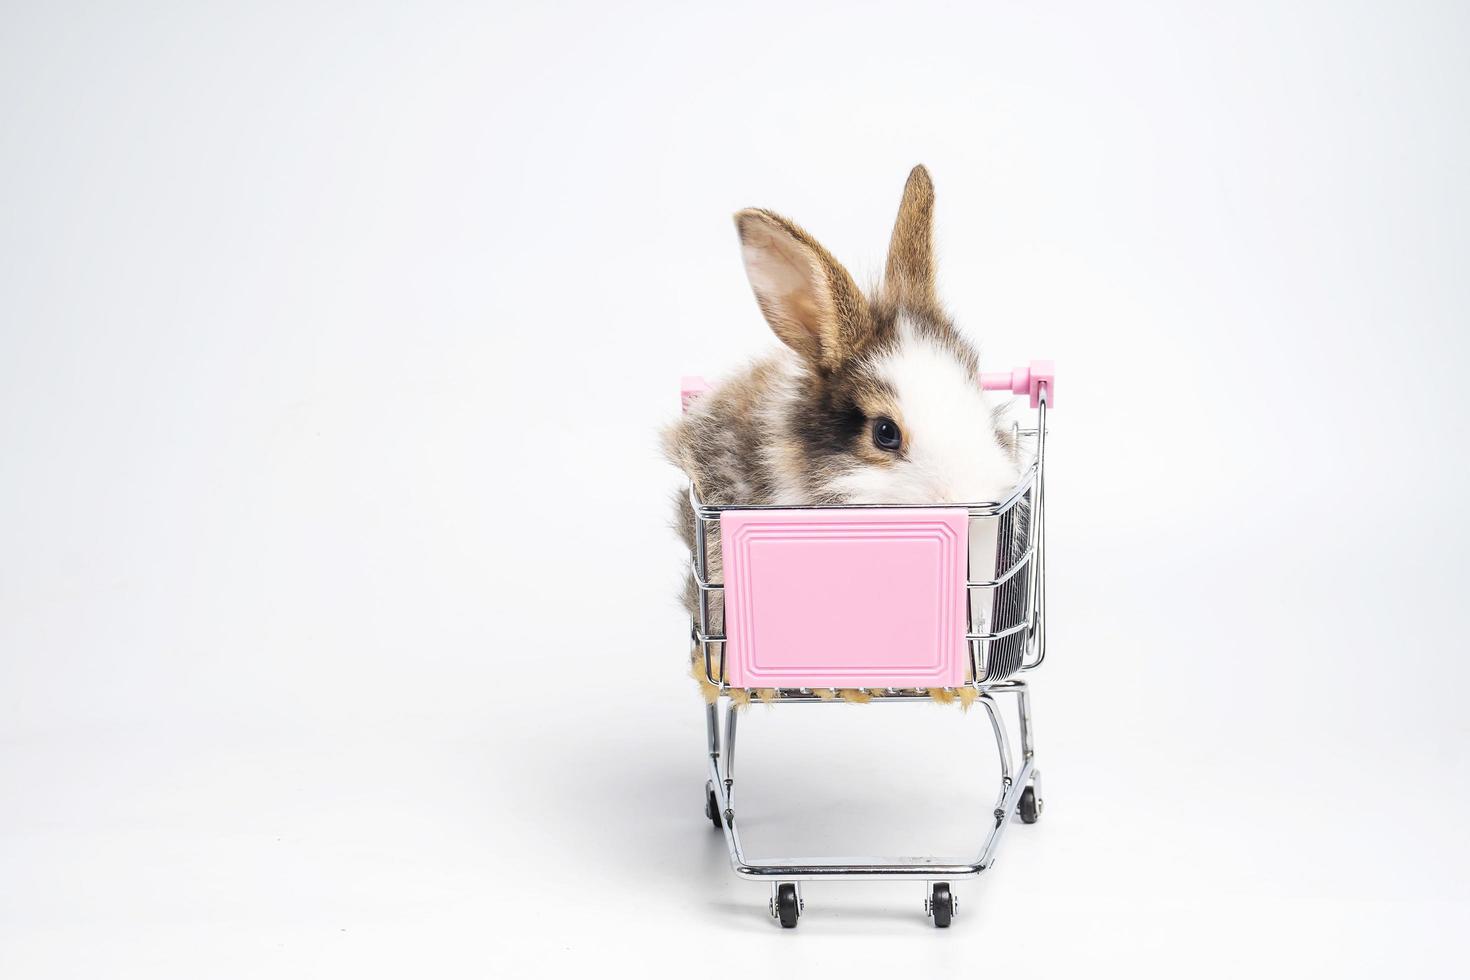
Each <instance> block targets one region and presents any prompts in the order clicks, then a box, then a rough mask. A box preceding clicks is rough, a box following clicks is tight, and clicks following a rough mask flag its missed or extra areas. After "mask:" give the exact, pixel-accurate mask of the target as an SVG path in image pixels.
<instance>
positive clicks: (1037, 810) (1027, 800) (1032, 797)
mask: <svg viewBox="0 0 1470 980" xmlns="http://www.w3.org/2000/svg"><path fill="white" fill-rule="evenodd" d="M1017 809H1018V810H1019V811H1020V813H1021V822H1022V823H1035V822H1036V821H1038V820H1040V819H1041V801H1040V800H1038V799H1037V798H1036V787H1035V786H1027V787H1026V788H1025V790H1023V791H1022V792H1021V805H1020V806H1019V807H1018V808H1017Z"/></svg>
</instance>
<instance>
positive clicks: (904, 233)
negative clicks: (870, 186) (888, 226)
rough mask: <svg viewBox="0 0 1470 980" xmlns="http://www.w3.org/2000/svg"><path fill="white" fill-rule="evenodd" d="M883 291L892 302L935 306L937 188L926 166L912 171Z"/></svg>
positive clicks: (894, 230)
mask: <svg viewBox="0 0 1470 980" xmlns="http://www.w3.org/2000/svg"><path fill="white" fill-rule="evenodd" d="M883 288H884V291H885V292H886V293H887V294H888V295H889V297H890V298H892V299H894V300H896V301H898V302H900V303H906V304H909V305H912V306H932V305H934V304H935V303H936V302H937V300H936V298H935V295H934V184H933V182H931V181H930V180H929V171H927V170H925V169H924V166H923V164H920V165H919V166H917V167H915V168H914V169H913V170H911V171H909V179H908V183H906V184H905V185H904V187H903V200H902V201H901V202H900V203H899V205H898V220H897V221H895V222H894V223H893V238H892V239H890V240H889V243H888V266H887V268H886V269H885V271H884V275H883Z"/></svg>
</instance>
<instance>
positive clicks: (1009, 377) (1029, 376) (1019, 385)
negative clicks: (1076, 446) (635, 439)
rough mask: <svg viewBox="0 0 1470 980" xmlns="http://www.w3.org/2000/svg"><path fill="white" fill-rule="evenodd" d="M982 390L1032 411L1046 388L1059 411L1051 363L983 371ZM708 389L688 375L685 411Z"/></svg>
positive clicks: (682, 396) (683, 385)
mask: <svg viewBox="0 0 1470 980" xmlns="http://www.w3.org/2000/svg"><path fill="white" fill-rule="evenodd" d="M980 387H982V388H984V389H985V390H986V391H1009V392H1010V393H1011V394H1013V395H1028V396H1030V398H1031V407H1032V408H1036V407H1037V406H1038V405H1040V404H1041V389H1042V388H1045V389H1046V407H1047V408H1056V407H1057V369H1056V365H1055V364H1054V363H1052V362H1051V361H1032V362H1031V363H1030V364H1029V365H1027V366H1026V367H1018V368H1016V369H1015V370H1013V371H981V372H980ZM709 389H710V384H709V382H708V381H706V380H704V379H703V378H701V377H700V376H699V375H697V374H686V375H685V376H684V377H683V378H681V379H679V401H680V403H681V404H682V405H683V408H684V411H686V412H687V411H689V405H690V403H692V402H693V401H694V399H696V398H698V397H699V396H700V395H702V394H704V393H705V392H706V391H709Z"/></svg>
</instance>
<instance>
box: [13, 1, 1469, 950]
mask: <svg viewBox="0 0 1470 980" xmlns="http://www.w3.org/2000/svg"><path fill="white" fill-rule="evenodd" d="M129 8H130V9H127V10H124V9H123V8H122V6H120V5H113V6H110V7H109V6H95V5H90V6H82V5H45V6H42V5H39V4H38V5H31V6H29V7H26V8H20V7H18V6H17V5H11V6H9V7H7V8H6V10H5V12H4V13H3V15H0V17H3V23H0V93H3V94H0V176H3V186H0V975H3V976H5V977H7V978H12V977H14V978H49V977H74V976H116V977H128V976H139V977H165V976H169V977H198V976H211V977H223V976H246V975H253V976H323V975H338V976H401V975H405V974H412V975H432V976H472V975H478V976H484V975H487V974H488V973H490V972H491V971H497V970H498V971H499V972H498V975H502V976H524V975H532V974H536V975H562V974H571V973H572V972H573V971H576V972H578V973H586V972H589V971H592V970H598V971H602V970H607V969H615V968H616V967H617V966H618V965H619V964H623V965H626V966H631V967H633V968H636V969H638V970H639V971H640V972H675V971H677V972H679V973H687V974H690V975H693V974H694V973H695V972H696V971H697V970H700V969H704V968H702V967H700V966H699V965H698V964H699V963H700V962H701V957H708V956H710V955H713V954H714V953H716V952H720V953H724V954H732V955H740V956H742V957H745V958H746V959H745V960H744V963H745V967H744V968H746V969H749V970H752V971H756V970H760V971H769V970H771V969H776V968H780V967H787V966H789V967H792V968H799V969H804V970H807V971H809V972H813V973H815V972H816V971H818V970H821V971H823V972H826V973H834V974H835V971H837V970H842V971H844V972H845V973H847V974H850V975H860V974H862V973H864V972H880V971H881V972H886V973H894V972H900V971H901V972H902V973H903V974H905V975H917V971H918V970H919V969H921V968H927V967H938V966H941V965H944V966H948V967H951V968H952V967H954V966H956V965H957V963H958V962H959V961H957V960H956V954H957V953H958V954H960V955H963V956H965V957H966V958H967V961H969V962H973V963H974V964H975V968H977V969H979V968H981V967H983V968H984V969H985V970H986V972H987V975H993V976H1026V975H1048V976H1063V975H1083V974H1084V973H1085V974H1086V975H1099V974H1104V975H1106V974H1109V973H1115V974H1118V975H1127V976H1130V977H1140V976H1178V975H1180V974H1185V975H1191V976H1232V977H1233V976H1240V975H1242V974H1243V973H1245V972H1246V971H1250V972H1251V973H1252V974H1253V975H1258V976H1269V975H1286V974H1287V973H1288V972H1291V971H1296V972H1307V971H1310V972H1311V973H1312V974H1313V975H1323V976H1334V977H1348V976H1369V975H1383V974H1384V973H1385V972H1391V973H1393V974H1395V975H1399V974H1412V975H1416V976H1426V977H1430V976H1453V975H1456V974H1457V973H1459V972H1460V971H1461V970H1462V969H1463V952H1464V945H1463V936H1462V934H1463V930H1464V926H1465V924H1466V922H1467V911H1470V886H1467V884H1466V881H1467V880H1470V854H1467V844H1466V842H1465V836H1464V832H1463V818H1464V814H1465V813H1466V809H1467V805H1470V780H1467V775H1470V774H1467V762H1466V759H1467V752H1466V749H1467V729H1466V724H1465V721H1464V717H1465V716H1464V708H1463V700H1464V693H1463V692H1464V690H1465V683H1466V681H1467V680H1470V670H1467V667H1466V658H1465V656H1464V653H1465V643H1464V639H1463V636H1464V631H1463V615H1462V612H1461V611H1462V608H1463V605H1464V603H1463V596H1464V594H1465V592H1464V590H1465V586H1466V584H1467V583H1466V574H1465V554H1466V548H1467V544H1470V542H1467V523H1466V518H1465V516H1464V511H1463V501H1464V500H1465V498H1466V493H1467V480H1466V471H1465V463H1464V452H1463V445H1464V433H1465V431H1466V424H1467V417H1466V410H1465V407H1464V404H1465V401H1464V397H1463V395H1462V394H1461V392H1460V390H1459V385H1460V382H1461V381H1462V379H1463V374H1464V366H1465V362H1466V354H1467V350H1466V346H1467V345H1466V341H1465V317H1466V312H1467V301H1470V286H1467V279H1466V277H1465V275H1464V271H1465V269H1466V267H1467V260H1470V248H1467V246H1470V243H1467V239H1466V228H1467V227H1470V196H1467V190H1466V183H1465V180H1464V175H1465V174H1466V172H1467V165H1470V142H1467V131H1466V128H1465V126H1464V120H1465V118H1466V117H1467V109H1470V107H1467V105H1466V102H1467V97H1470V69H1467V62H1466V60H1465V58H1464V56H1463V52H1464V49H1465V45H1466V41H1467V40H1470V38H1467V23H1466V15H1465V12H1464V10H1463V8H1460V7H1457V6H1456V5H1453V4H1443V5H1430V4H1392V5H1390V4H1380V5H1353V6H1351V7H1348V6H1344V5H1341V4H1327V3H1322V4H1301V3H1296V4H1286V5H1283V4H1268V3H1260V4H1234V5H1230V6H1229V7H1221V8H1218V9H1213V10H1208V9H1205V8H1204V6H1203V5H1200V6H1199V7H1198V8H1196V9H1184V8H1182V7H1180V6H1179V5H1169V6H1168V7H1167V8H1165V7H1163V5H1159V6H1158V7H1154V6H1146V5H1142V4H1123V5H1107V9H1106V10H1104V9H1103V7H1101V6H1099V5H1090V4H1045V5H1021V4H1004V5H986V6H984V7H981V6H978V5H969V6H959V5H939V4H935V5H923V4H906V5H903V6H902V7H899V6H898V5H893V6H887V7H883V6H877V5H841V6H840V7H839V6H833V7H826V8H817V7H810V8H808V7H805V6H803V7H800V8H797V7H795V6H792V5H780V6H779V7H764V8H755V7H751V6H749V5H741V6H739V7H738V8H737V7H729V6H727V7H725V8H721V9H718V10H709V11H699V10H696V9H694V8H693V7H691V6H690V5H677V6H675V5H670V6H668V7H662V8H655V7H641V6H640V7H633V6H626V5H616V6H614V5H598V6H595V7H594V6H592V5H585V6H583V7H581V8H579V9H572V8H569V7H567V8H563V9H561V10H559V11H545V10H539V9H533V8H530V7H527V8H524V9H522V8H516V9H509V8H498V7H495V6H492V5H488V4H481V5H465V6H464V7H449V6H444V5H428V4H415V5H402V6H400V7H399V8H397V9H393V8H390V7H386V6H374V7H371V8H365V7H364V6H363V5H358V4H340V5H328V4H310V5H308V4H292V5H279V6H277V7H275V8H273V9H272V8H266V7H262V6H255V5H252V6H251V7H243V6H242V7H238V8H220V7H215V6H213V5H211V6H210V9H209V10H208V11H206V8H205V7H203V6H200V5H192V4H183V3H173V4H169V3H154V4H147V3H139V4H133V5H129ZM918 161H923V162H925V163H926V164H928V165H929V167H930V168H931V170H932V172H933V174H934V177H935V181H936V184H937V188H938V194H939V211H938V213H939V220H940V223H941V224H940V229H939V231H940V245H941V248H942V253H941V262H942V266H941V268H942V274H943V280H944V281H943V287H944V290H945V294H946V295H947V296H948V297H949V299H950V301H951V302H952V304H953V306H954V308H955V309H956V310H957V311H958V312H959V315H960V317H961V320H962V321H963V323H964V324H965V325H966V326H967V327H968V329H969V330H970V331H971V332H972V333H973V334H975V335H976V336H977V337H978V338H979V339H980V340H981V341H982V342H983V344H984V347H985V351H986V352H987V354H988V355H989V356H988V360H989V365H988V366H989V367H991V368H1006V367H1009V366H1010V365H1011V364H1012V363H1013V362H1015V361H1018V360H1024V359H1026V358H1028V357H1033V356H1054V357H1055V358H1057V359H1058V361H1059V364H1060V365H1061V378H1062V381H1061V388H1060V398H1059V401H1060V408H1059V410H1058V412H1057V413H1056V417H1055V427H1054V430H1053V433H1054V442H1053V449H1054V469H1053V471H1052V477H1053V479H1052V484H1051V487H1052V492H1051V497H1050V501H1049V502H1050V504H1051V508H1052V510H1051V524H1050V528H1051V533H1052V552H1051V555H1050V557H1051V571H1052V576H1053V578H1052V582H1051V592H1050V597H1051V601H1052V609H1053V620H1052V628H1053V632H1052V656H1051V660H1050V661H1049V663H1048V664H1047V666H1046V668H1045V669H1044V670H1043V671H1042V672H1040V674H1039V675H1037V677H1036V714H1037V723H1038V727H1039V738H1040V752H1041V761H1042V766H1043V769H1044V771H1045V774H1046V788H1047V794H1046V795H1047V802H1048V804H1049V807H1048V810H1047V813H1046V814H1045V817H1044V819H1043V821H1042V823H1040V824H1038V825H1037V826H1035V827H1021V826H1018V827H1016V828H1014V832H1013V834H1012V836H1011V838H1010V839H1009V840H1008V841H1007V846H1006V850H1005V852H1004V853H1003V855H1002V861H1001V863H1000V866H999V867H998V868H997V869H996V871H995V873H994V875H993V876H992V877H991V878H990V879H989V880H983V881H981V882H978V883H974V884H970V885H968V886H962V888H961V890H960V894H961V896H962V901H963V905H962V918H961V919H960V920H959V922H958V923H957V924H956V927H955V928H953V929H951V930H950V931H949V932H948V933H947V934H935V932H934V930H932V929H931V928H929V927H928V926H927V925H926V923H925V920H924V919H923V917H922V914H921V912H920V907H919V901H920V890H919V889H918V888H917V887H916V886H913V885H909V886H883V885H864V884H853V885H847V886H845V887H844V886H841V885H828V886H826V887H822V886H821V885H813V886H811V887H810V888H809V889H808V891H807V899H808V912H807V917H806V918H805V919H804V920H803V923H802V926H801V928H800V929H798V930H797V931H796V932H795V933H793V934H782V933H781V932H780V931H779V930H776V929H775V928H774V927H773V926H772V925H771V924H770V923H769V920H767V919H765V918H763V915H764V912H763V906H764V903H765V897H766V895H765V892H764V890H763V889H762V888H761V887H760V886H756V885H748V884H745V883H741V882H738V881H736V880H735V879H734V878H733V876H732V875H731V874H730V873H729V871H728V870H727V868H726V866H725V862H724V858H723V855H722V853H721V847H720V845H719V841H718V838H717V837H716V836H715V834H714V833H713V831H711V830H710V829H709V828H708V827H707V826H706V824H705V822H704V819H703V817H702V816H701V813H700V806H701V802H700V793H701V786H702V783H703V779H704V777H703V773H702V768H701V766H702V744H701V739H702V731H701V729H700V720H701V719H700V712H699V709H698V706H697V702H696V699H695V693H694V691H693V689H692V686H691V684H690V682H689V681H688V680H687V679H685V678H684V677H682V676H681V667H680V663H681V660H682V656H683V650H682V647H681V640H680V634H681V629H682V625H681V622H680V616H679V613H678V610H677V606H676V603H675V601H674V598H673V595H674V591H675V584H676V581H677V577H678V572H677V566H678V562H679V555H678V549H677V547H676V546H675V544H674V542H673V539H672V535H671V534H670V533H668V532H667V530H666V528H665V526H664V525H665V521H666V499H665V497H666V494H667V492H668V490H669V489H670V488H671V487H672V486H673V484H674V482H675V477H674V475H673V473H672V472H671V471H670V470H669V469H667V468H666V467H665V466H664V465H663V464H662V463H661V462H660V461H659V460H658V457H657V453H656V450H655V445H654V439H653V432H654V430H655V428H656V427H657V426H658V425H659V424H660V423H661V422H663V421H664V420H666V419H668V418H670V417H671V416H672V414H673V413H674V412H675V410H676V406H677V401H678V392H677V383H678V377H679V375H680V374H682V373H686V372H690V371H700V370H703V371H706V372H708V373H711V374H714V373H717V372H718V371H719V370H721V369H723V368H726V367H728V366H732V365H734V364H736V363H738V361H739V360H740V358H742V357H744V356H747V355H749V354H751V353H754V352H755V351H757V350H760V349H762V348H763V347H764V345H766V344H767V343H769V342H770V341H769V338H768V336H767V330H766V328H765V326H764V325H763V323H762V322H761V320H760V318H759V316H758V314H757V313H756V310H755V308H754V304H753V302H752V301H751V299H750V296H749V293H748V287H747V286H746V284H745V282H744V276H743V275H742V273H741V269H740V261H739V256H738V252H737V247H736V242H735V234H734V230H733V228H732V227H731V223H730V220H729V215H730V213H731V212H733V211H734V210H735V209H737V208H739V207H743V206H747V205H758V206H764V207H771V208H775V209H778V210H781V211H783V212H785V213H787V214H790V215H791V216H793V217H795V218H796V219H797V220H799V221H801V222H803V223H804V224H806V225H807V226H808V227H809V228H810V229H811V230H812V231H813V232H814V233H815V234H816V235H817V236H818V237H819V238H820V239H821V240H822V241H823V242H824V244H826V245H827V246H828V247H829V248H830V249H831V250H832V251H833V252H834V253H835V254H836V255H838V256H839V257H840V258H841V259H842V260H843V261H845V262H847V263H848V264H849V265H850V267H852V268H853V270H854V272H855V274H857V275H858V276H860V277H862V276H865V275H868V274H872V273H876V272H877V271H878V270H879V269H880V268H881V258H882V249H883V246H884V243H885V238H886V234H887V231H888V228H889V225H890V222H891V220H892V217H893V210H894V209H895V208H896V206H897V201H898V196H899V191H900V188H901V186H902V182H903V178H904V175H905V174H906V173H907V171H908V168H909V167H910V166H911V165H912V164H913V163H915V162H918ZM1130 374H1132V375H1136V376H1137V377H1140V378H1142V379H1145V380H1144V381H1143V383H1139V384H1133V385H1128V384H1122V383H1120V380H1122V379H1123V378H1124V377H1125V376H1127V375H1130ZM592 505H596V506H597V507H599V508H600V512H594V511H592V510H591V509H590V507H591V506H592ZM588 555H604V556H611V557H610V560H609V563H608V564H607V565H603V564H602V563H600V562H599V561H598V560H597V559H595V558H592V559H589V558H588V557H586V556H588ZM603 573H605V574H603ZM579 636H580V637H596V638H597V639H598V642H595V643H594V642H591V641H589V640H587V639H580V640H579V639H577V637H579ZM605 664H616V665H617V668H616V669H617V670H618V672H619V673H620V674H621V675H623V677H624V678H625V681H624V682H623V683H622V684H620V685H619V686H618V691H619V694H620V695H621V696H620V697H619V698H618V699H612V698H607V697H603V698H597V699H593V700H587V699H584V698H578V697H576V696H575V691H576V687H575V684H574V681H575V678H576V676H577V675H578V673H579V672H582V671H589V670H596V669H597V668H598V666H599V665H605ZM837 710H839V712H842V711H846V709H837ZM834 717H835V716H834ZM818 721H820V719H815V718H814V717H813V716H803V717H796V716H786V715H777V714H774V713H766V714H757V715H755V716H753V717H752V718H751V719H750V721H749V723H748V725H747V727H746V730H745V734H746V736H747V737H748V741H747V742H746V743H744V744H743V747H742V758H741V764H742V768H743V769H744V772H745V774H746V776H747V777H748V786H747V790H746V792H747V793H748V794H749V800H750V806H751V808H752V810H751V815H750V818H749V819H750V821H751V830H750V833H751V838H752V844H753V845H755V844H758V843H760V842H762V841H768V842H771V843H772V844H773V845H774V844H777V843H781V842H784V841H792V842H808V843H811V844H812V845H813V846H817V845H820V844H822V843H824V842H826V841H828V840H831V841H832V846H833V847H834V849H837V850H853V849H857V847H860V846H863V845H864V844H868V845H872V846H874V847H877V846H879V845H891V846H893V847H905V846H909V845H908V844H906V842H907V841H910V840H912V841H913V844H912V846H913V847H915V848H920V847H924V846H926V845H927V844H928V843H929V842H930V841H933V842H935V843H936V846H937V845H938V844H947V843H948V842H951V841H955V840H957V839H958V838H961V837H963V833H962V831H963V829H964V824H963V821H964V819H965V817H966V816H967V815H969V814H973V813H975V812H978V810H979V809H981V808H983V806H984V805H985V804H984V801H985V799H987V798H988V793H989V791H990V790H989V786H988V784H987V786H986V787H985V789H984V795H982V794H981V792H980V790H978V789H976V790H974V791H968V790H961V789H958V788H957V787H958V786H959V785H960V784H959V783H958V782H957V781H956V780H957V779H958V777H960V776H964V775H967V774H968V772H969V771H970V770H971V769H972V768H973V767H974V766H975V765H979V766H980V768H981V770H982V771H984V772H987V773H988V772H989V769H988V768H985V767H988V766H990V765H991V762H990V757H989V754H988V753H989V749H988V747H984V745H983V742H982V741H980V739H981V737H982V736H983V730H982V727H983V722H982V721H981V720H980V719H979V718H978V717H971V718H967V719H961V718H960V717H959V716H958V715H957V714H953V713H951V714H944V713H942V712H937V710H935V709H928V708H923V707H919V708H902V707H880V708H872V709H868V711H867V712H866V713H864V712H856V711H847V712H846V714H843V715H842V716H841V717H837V718H835V720H833V721H832V722H831V724H830V727H828V726H823V727H821V728H819V729H816V730H811V729H803V727H802V726H810V725H815V724H817V722H818ZM962 725H963V726H965V727H968V729H969V730H968V731H965V730H964V728H962V727H960V726H962ZM803 730H805V731H808V732H809V734H810V735H811V737H810V738H807V739H806V740H804V741H800V742H799V743H798V736H799V735H801V733H802V731H803ZM783 736H784V737H785V738H786V740H787V742H788V743H789V744H783V741H782V737H783ZM966 738H973V739H974V741H973V742H972V743H970V744H976V745H980V746H982V747H983V748H984V754H983V755H982V756H980V757H979V759H980V760H981V761H980V763H973V762H972V761H971V759H970V758H969V757H967V756H966V755H965V753H963V752H962V751H961V749H960V747H959V746H962V745H963V744H965V742H964V740H965V739H966ZM793 746H794V747H793ZM783 804H789V806H785V807H784V808H783ZM839 804H840V805H842V807H843V809H839ZM783 814H784V816H783ZM829 820H831V821H835V822H832V823H828V821H829ZM780 821H784V822H780ZM838 837H841V838H842V839H843V840H842V843H838V842H837V841H836V838H838ZM961 945H963V951H961V949H960V947H961Z"/></svg>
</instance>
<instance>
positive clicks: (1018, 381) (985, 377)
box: [980, 361, 1057, 408]
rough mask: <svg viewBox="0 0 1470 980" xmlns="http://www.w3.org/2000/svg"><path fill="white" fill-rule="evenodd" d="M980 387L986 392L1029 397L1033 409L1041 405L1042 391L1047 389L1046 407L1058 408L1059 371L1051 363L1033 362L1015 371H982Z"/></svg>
mask: <svg viewBox="0 0 1470 980" xmlns="http://www.w3.org/2000/svg"><path fill="white" fill-rule="evenodd" d="M980 387H982V388H984V389H985V390H986V391H1009V392H1010V393H1011V394H1013V395H1029V396H1031V407H1032V408H1036V407H1037V406H1038V405H1040V404H1041V389H1042V388H1045V389H1046V407H1047V408H1056V407H1057V369H1056V365H1055V364H1053V363H1052V362H1051V361H1032V362H1031V363H1030V365H1028V366H1026V367H1018V368H1016V369H1015V370H1014V371H981V372H980Z"/></svg>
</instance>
